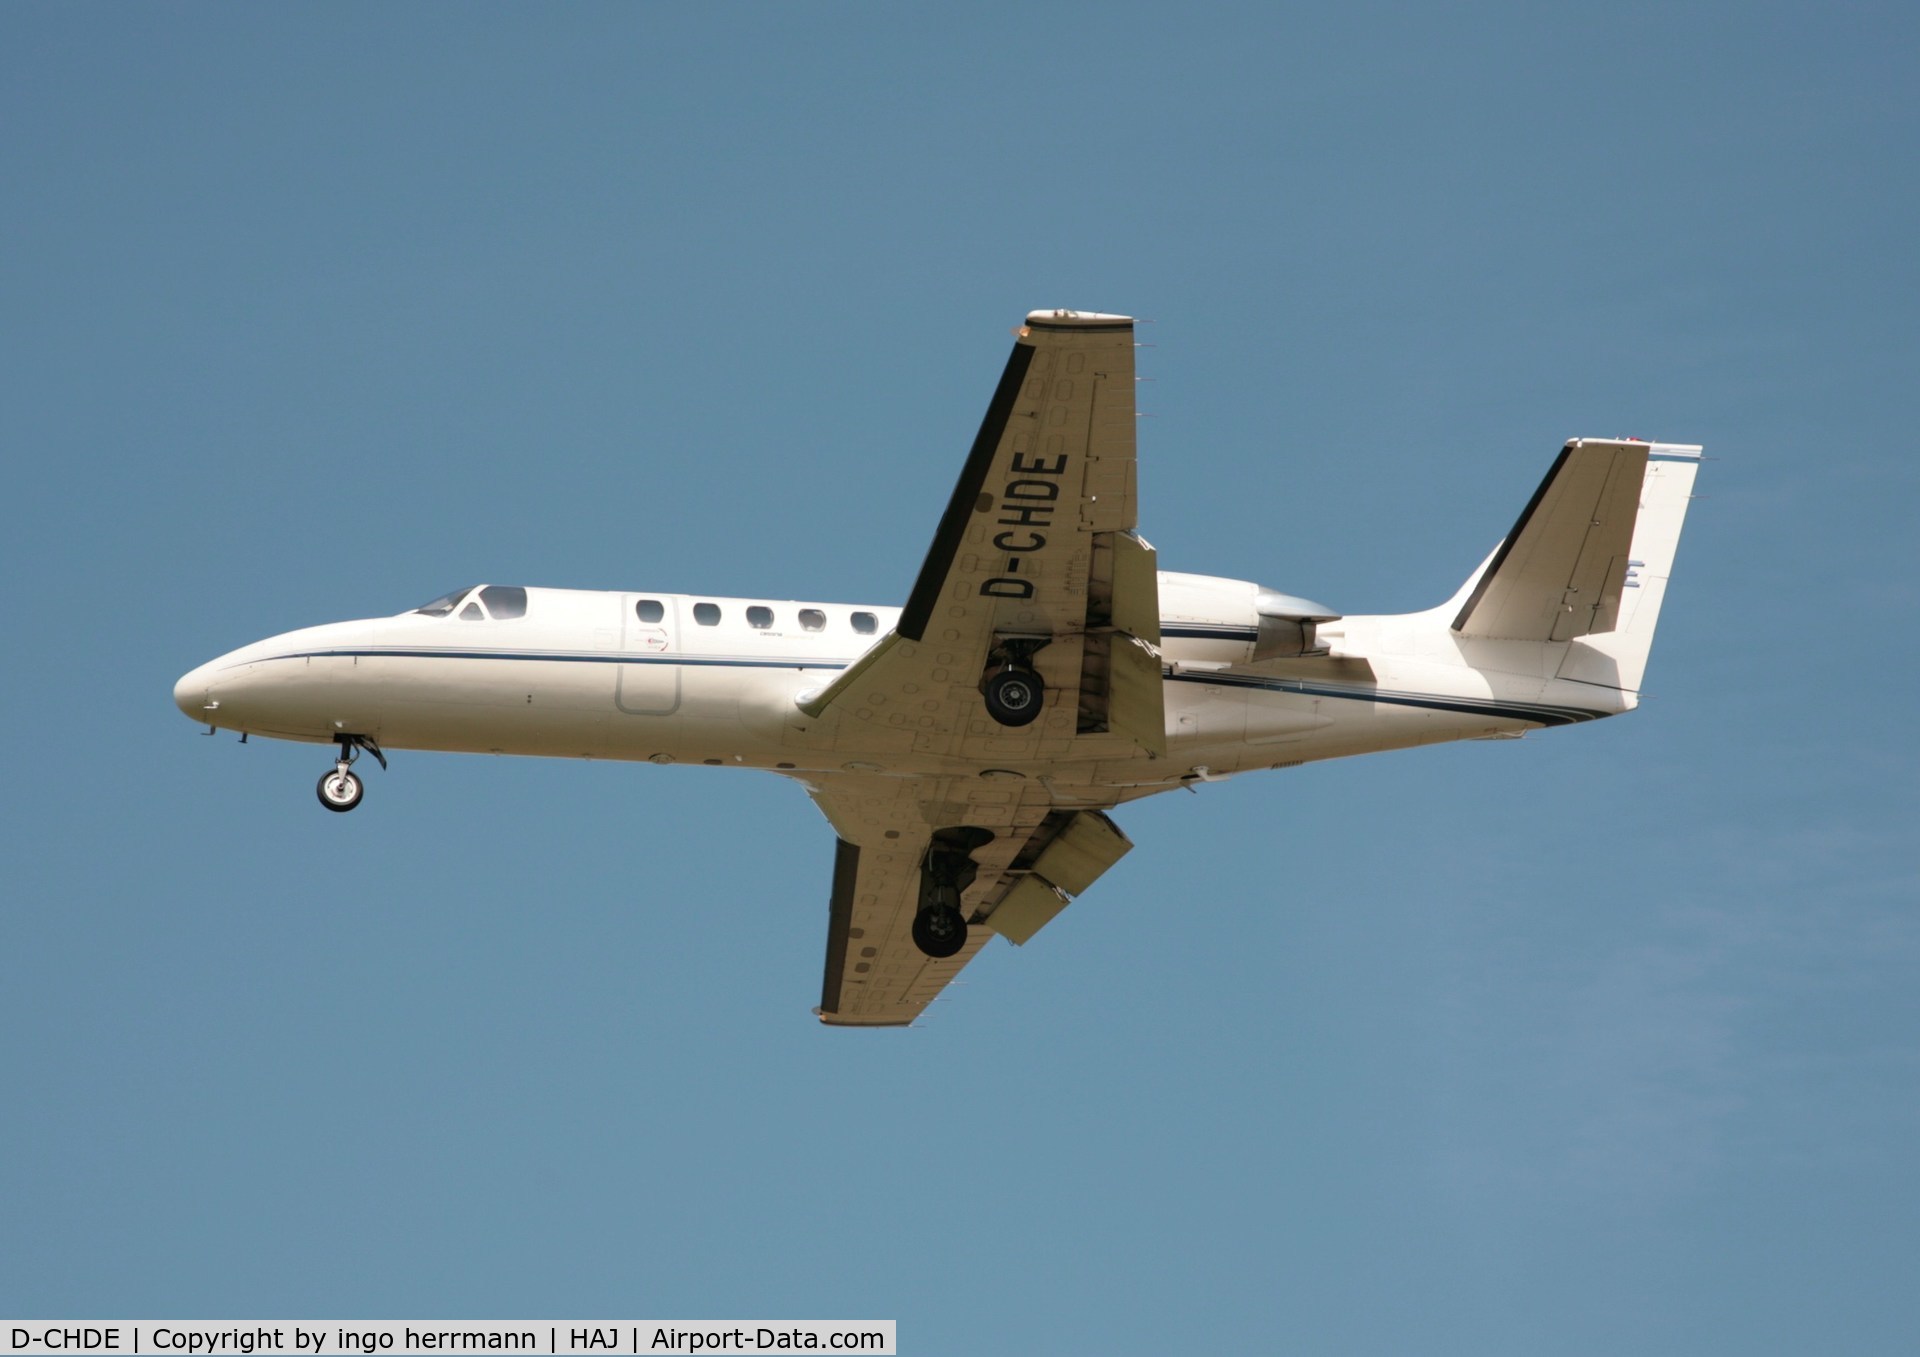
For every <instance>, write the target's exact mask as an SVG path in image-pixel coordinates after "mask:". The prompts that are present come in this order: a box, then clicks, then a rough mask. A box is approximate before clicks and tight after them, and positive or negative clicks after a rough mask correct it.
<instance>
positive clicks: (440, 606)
mask: <svg viewBox="0 0 1920 1357" xmlns="http://www.w3.org/2000/svg"><path fill="white" fill-rule="evenodd" d="M472 592H473V586H472V585H471V584H469V585H465V586H463V587H462V588H459V589H455V590H454V591H453V592H452V593H450V594H442V595H440V597H439V598H436V599H435V600H434V601H433V602H431V603H423V604H421V605H420V606H419V607H417V608H415V609H414V611H415V612H417V613H425V614H426V615H427V616H428V617H445V616H446V615H447V614H448V613H450V612H452V611H453V610H454V609H455V608H457V607H458V606H460V600H461V599H463V598H465V597H466V596H467V595H468V594H470V593H472Z"/></svg>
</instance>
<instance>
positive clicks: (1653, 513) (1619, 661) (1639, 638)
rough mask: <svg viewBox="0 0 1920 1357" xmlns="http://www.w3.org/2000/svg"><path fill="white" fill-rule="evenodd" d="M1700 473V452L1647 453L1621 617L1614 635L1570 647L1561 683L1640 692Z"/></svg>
mask: <svg viewBox="0 0 1920 1357" xmlns="http://www.w3.org/2000/svg"><path fill="white" fill-rule="evenodd" d="M1699 469H1700V449H1699V448H1698V447H1694V446H1690V445H1686V444H1679V443H1655V444H1653V445H1652V446H1651V447H1650V448H1649V449H1648V454H1647V472H1646V478H1645V480H1644V481H1642V483H1641V487H1640V512H1639V514H1638V515H1637V516H1636V518H1635V519H1634V525H1633V545H1632V546H1631V548H1630V549H1629V551H1628V560H1627V572H1626V578H1625V581H1624V587H1623V588H1622V590H1621V595H1620V605H1619V613H1618V616H1617V617H1616V618H1615V619H1614V624H1613V626H1612V628H1611V629H1609V630H1606V631H1594V632H1590V633H1588V634H1587V635H1585V636H1582V637H1581V638H1579V639H1578V640H1576V641H1573V642H1572V643H1571V644H1570V645H1569V646H1568V649H1567V656H1566V659H1565V660H1564V661H1562V663H1561V665H1560V677H1561V678H1563V679H1573V680H1576V681H1578V682H1581V683H1597V684H1603V685H1605V686H1606V687H1609V688H1619V689H1622V690H1623V691H1626V692H1638V691H1639V688H1640V680H1641V679H1642V677H1644V676H1645V674H1646V672H1647V654H1648V652H1649V651H1651V650H1652V648H1653V631H1654V628H1655V626H1657V625H1658V624H1659V621H1660V604H1661V602H1662V601H1663V600H1664V599H1665V598H1666V593H1667V580H1668V578H1669V577H1670V576H1671V575H1672V573H1673V557H1674V553H1675V551H1676V550H1677V549H1678V547H1679V545H1680V527H1681V525H1682V524H1683V523H1684V522H1685V521H1686V517H1687V504H1688V502H1689V501H1690V500H1691V499H1692V497H1693V480H1694V476H1695V474H1696V473H1697V472H1698V471H1699Z"/></svg>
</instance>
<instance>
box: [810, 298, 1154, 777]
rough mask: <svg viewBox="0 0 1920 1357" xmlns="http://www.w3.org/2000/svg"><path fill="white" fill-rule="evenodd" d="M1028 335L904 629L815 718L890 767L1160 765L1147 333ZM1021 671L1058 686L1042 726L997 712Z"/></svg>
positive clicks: (1070, 318) (1119, 323) (1065, 322)
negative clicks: (1144, 376)
mask: <svg viewBox="0 0 1920 1357" xmlns="http://www.w3.org/2000/svg"><path fill="white" fill-rule="evenodd" d="M1014 334H1015V343H1014V346H1013V353H1012V354H1011V356H1009V358H1008V359H1007V366H1006V371H1005V372H1004V373H1003V374H1002V375H1001V378H1000V384H999V386H998V387H997V388H996V390H995V391H994V395H993V399H992V401H991V402H990V403H989V405H988V407H987V414H986V418H985V419H984V420H983V421H982V422H981V425H980V432H979V434H978V436H977V437H976V438H975V439H974V443H973V449H972V451H971V452H970V453H969V454H968V457H967V461H966V465H965V466H964V467H963V468H962V469H961V472H960V479H959V482H958V483H957V484H956V485H955V486H954V491H953V497H952V498H951V499H950V500H949V501H948V503H947V509H946V513H945V514H944V515H943V516H942V517H941V519H940V526H939V529H938V531H936V533H935V534H934V539H933V545H932V547H931V548H930V549H929V550H928V552H927V558H926V562H925V564H923V565H922V566H921V568H920V575H919V578H918V579H917V580H916V581H915V583H914V586H913V592H912V593H911V595H909V597H908V599H907V603H906V607H905V608H904V610H903V611H902V613H901V615H900V621H899V624H898V626H897V627H896V628H895V629H894V631H893V632H892V633H890V634H889V635H888V636H886V637H885V638H883V639H882V640H881V642H880V643H879V644H878V645H876V646H875V647H874V648H873V649H872V650H871V651H869V652H868V653H867V655H866V656H864V657H863V658H862V659H861V661H860V662H859V663H858V664H856V665H854V666H853V667H851V668H850V669H848V670H847V671H846V672H845V673H843V674H841V675H840V676H839V677H838V678H837V679H836V680H835V681H834V682H833V683H832V684H830V685H829V686H828V687H826V688H824V689H822V690H821V691H820V692H819V693H817V694H814V695H812V696H811V697H809V698H808V699H806V700H805V701H804V702H803V704H802V708H803V710H805V711H806V712H807V713H808V715H810V716H813V717H815V718H817V719H821V720H830V721H833V722H836V723H838V724H839V725H840V726H842V727H844V728H845V734H846V737H847V741H848V743H850V744H851V743H854V742H860V743H865V744H867V745H868V747H870V748H874V749H876V750H879V751H888V750H894V751H899V752H905V751H908V750H911V751H913V752H916V753H922V754H930V755H944V756H951V757H960V758H973V759H978V758H1009V759H1011V758H1018V757H1021V756H1028V757H1036V758H1044V757H1058V756H1060V755H1064V754H1066V753H1067V752H1068V751H1069V750H1075V751H1076V752H1081V753H1094V752H1097V751H1096V750H1095V749H1093V748H1092V747H1090V746H1088V745H1087V744H1084V743H1080V744H1076V742H1078V741H1087V740H1104V741H1106V742H1107V743H1109V744H1114V745H1116V746H1117V747H1118V748H1117V750H1116V752H1131V749H1132V747H1133V746H1135V745H1138V746H1140V747H1143V748H1145V749H1147V750H1148V751H1149V752H1151V753H1154V754H1160V753H1163V752H1164V750H1165V724H1166V718H1165V710H1164V707H1163V705H1162V698H1161V667H1160V657H1159V650H1158V646H1159V643H1160V606H1159V590H1158V576H1157V573H1156V567H1155V560H1154V554H1153V549H1152V548H1151V547H1149V546H1148V545H1147V544H1146V543H1145V542H1143V541H1141V540H1140V539H1139V537H1138V536H1136V535H1135V533H1134V527H1135V523H1136V509H1135V493H1134V465H1135V464H1134V427H1133V426H1134V402H1133V321H1132V320H1131V319H1129V318H1128V317H1125V316H1107V315H1096V314H1090V313H1085V312H1071V311H1048V312H1041V311H1036V312H1034V313H1033V314H1032V315H1030V316H1028V317H1027V323H1026V324H1025V325H1024V326H1022V327H1020V328H1019V329H1018V330H1016V331H1015V332H1014ZM1009 663H1012V664H1029V665H1031V667H1032V669H1033V670H1034V671H1035V672H1037V673H1038V675H1039V678H1040V680H1041V682H1042V683H1043V684H1044V687H1045V691H1046V694H1047V699H1046V702H1045V705H1044V706H1043V708H1042V710H1041V714H1040V716H1039V717H1038V719H1036V720H1034V721H1033V722H1032V723H1031V724H1029V725H1020V726H1008V725H1003V724H1001V723H999V722H996V721H994V720H992V719H991V718H990V717H989V716H988V714H987V711H986V709H985V707H984V705H983V701H982V697H981V692H982V687H983V684H984V682H985V680H986V678H987V676H988V674H989V673H990V672H993V671H994V670H996V669H999V668H1001V667H1003V666H1006V665H1008V664H1009ZM908 695H911V697H912V700H911V702H907V701H904V700H903V699H904V698H906V697H907V696H908Z"/></svg>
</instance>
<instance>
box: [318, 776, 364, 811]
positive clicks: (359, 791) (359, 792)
mask: <svg viewBox="0 0 1920 1357" xmlns="http://www.w3.org/2000/svg"><path fill="white" fill-rule="evenodd" d="M366 790H367V789H366V787H365V785H364V784H362V783H361V781H360V775H359V774H358V773H356V772H354V771H353V770H351V769H350V768H348V767H347V766H346V765H345V764H342V765H341V766H339V767H338V768H335V769H332V770H331V771H329V772H325V773H322V774H321V775H320V787H319V792H320V804H321V805H323V806H325V807H326V808H327V809H328V810H337V811H340V812H342V813H343V814H344V813H345V812H347V811H350V810H352V809H353V808H354V807H355V806H357V805H359V804H360V798H361V797H362V796H364V795H365V794H366Z"/></svg>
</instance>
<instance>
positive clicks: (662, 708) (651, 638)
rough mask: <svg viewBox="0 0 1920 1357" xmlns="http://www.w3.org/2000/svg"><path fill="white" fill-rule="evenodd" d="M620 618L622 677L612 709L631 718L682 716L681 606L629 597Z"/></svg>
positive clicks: (640, 596) (660, 599) (664, 600)
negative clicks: (674, 714) (677, 712)
mask: <svg viewBox="0 0 1920 1357" xmlns="http://www.w3.org/2000/svg"><path fill="white" fill-rule="evenodd" d="M621 617H622V623H621V626H622V631H621V645H620V664H619V669H620V677H619V680H618V681H617V682H616V683H615V685H614V690H613V705H614V706H615V707H617V708H619V709H620V710H621V711H623V712H625V713H626V714H627V715H629V716H666V715H669V714H671V713H672V712H675V711H677V710H679V707H680V665H679V654H680V646H679V640H680V618H679V609H678V607H677V600H675V599H672V598H666V597H653V596H649V595H646V594H628V595H627V596H626V598H625V600H624V601H623V603H622V607H621Z"/></svg>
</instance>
